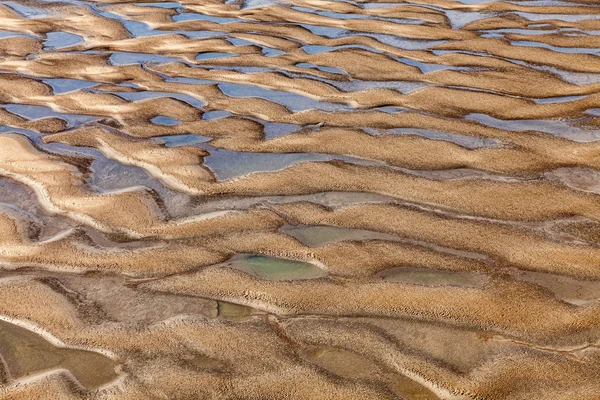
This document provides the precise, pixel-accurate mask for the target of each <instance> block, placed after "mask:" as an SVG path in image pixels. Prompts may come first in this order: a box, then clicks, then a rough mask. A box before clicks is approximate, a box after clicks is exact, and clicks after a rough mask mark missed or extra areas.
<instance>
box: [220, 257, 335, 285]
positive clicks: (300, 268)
mask: <svg viewBox="0 0 600 400" xmlns="http://www.w3.org/2000/svg"><path fill="white" fill-rule="evenodd" d="M229 265H231V266H232V267H234V268H238V269H241V270H242V271H245V272H248V273H251V274H253V275H255V276H257V277H259V278H261V279H269V280H276V281H284V280H299V279H316V278H321V277H324V276H326V275H327V274H326V273H325V272H324V271H323V270H322V269H320V268H319V267H317V266H315V265H313V264H310V263H306V262H300V261H292V260H285V259H282V258H272V257H265V256H259V255H240V256H235V257H233V258H232V259H230V260H229Z"/></svg>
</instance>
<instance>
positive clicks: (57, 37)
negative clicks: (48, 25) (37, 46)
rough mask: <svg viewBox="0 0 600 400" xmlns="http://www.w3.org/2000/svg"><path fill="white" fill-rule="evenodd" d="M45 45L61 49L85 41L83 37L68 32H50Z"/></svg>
mask: <svg viewBox="0 0 600 400" xmlns="http://www.w3.org/2000/svg"><path fill="white" fill-rule="evenodd" d="M47 36H48V39H47V40H46V41H45V42H44V45H45V46H46V47H49V48H54V49H60V48H63V47H69V46H74V45H76V44H80V43H83V38H82V37H81V36H78V35H74V34H72V33H68V32H50V33H48V35H47Z"/></svg>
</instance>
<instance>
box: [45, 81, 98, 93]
mask: <svg viewBox="0 0 600 400" xmlns="http://www.w3.org/2000/svg"><path fill="white" fill-rule="evenodd" d="M42 82H44V83H46V84H48V85H50V86H52V90H53V92H54V94H62V93H68V92H74V91H76V90H80V89H87V88H91V87H94V86H97V85H99V83H98V82H90V81H82V80H79V79H62V78H49V79H44V80H43V81H42Z"/></svg>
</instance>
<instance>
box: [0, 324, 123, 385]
mask: <svg viewBox="0 0 600 400" xmlns="http://www.w3.org/2000/svg"><path fill="white" fill-rule="evenodd" d="M0 355H1V356H2V359H3V360H4V362H5V363H6V365H7V366H8V370H9V373H10V376H11V377H13V378H14V379H21V378H26V377H30V376H33V375H36V374H41V373H44V372H51V371H56V370H61V369H66V370H68V371H69V372H71V373H72V374H73V375H74V376H75V378H76V379H77V381H78V382H79V383H81V384H82V385H83V386H85V387H86V388H88V389H94V388H97V387H100V386H102V385H105V384H107V383H110V382H111V381H112V380H114V379H116V378H117V377H118V375H117V373H116V372H115V368H116V366H117V363H116V362H114V361H113V360H111V359H110V358H108V357H106V356H103V355H101V354H98V353H95V352H91V351H84V350H75V349H69V348H59V347H56V346H55V345H53V344H52V343H50V342H48V341H47V340H46V339H44V338H42V337H41V336H39V335H38V334H36V333H33V332H31V331H29V330H27V329H24V328H21V327H19V326H17V325H14V324H11V323H9V322H5V321H0Z"/></svg>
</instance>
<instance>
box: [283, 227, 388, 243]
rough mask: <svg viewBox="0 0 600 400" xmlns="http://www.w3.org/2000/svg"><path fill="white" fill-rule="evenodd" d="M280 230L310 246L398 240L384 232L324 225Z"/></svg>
mask: <svg viewBox="0 0 600 400" xmlns="http://www.w3.org/2000/svg"><path fill="white" fill-rule="evenodd" d="M280 231H281V232H282V233H285V234H286V235H290V236H292V237H294V238H295V239H297V240H299V241H300V242H302V243H303V244H305V245H306V246H310V247H318V246H325V245H328V244H330V243H337V242H343V241H364V240H388V241H393V242H395V241H399V240H400V238H398V237H397V236H393V235H388V234H386V233H380V232H374V231H367V230H363V229H351V228H340V227H337V226H326V225H298V226H292V225H285V226H283V227H282V228H281V229H280Z"/></svg>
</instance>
